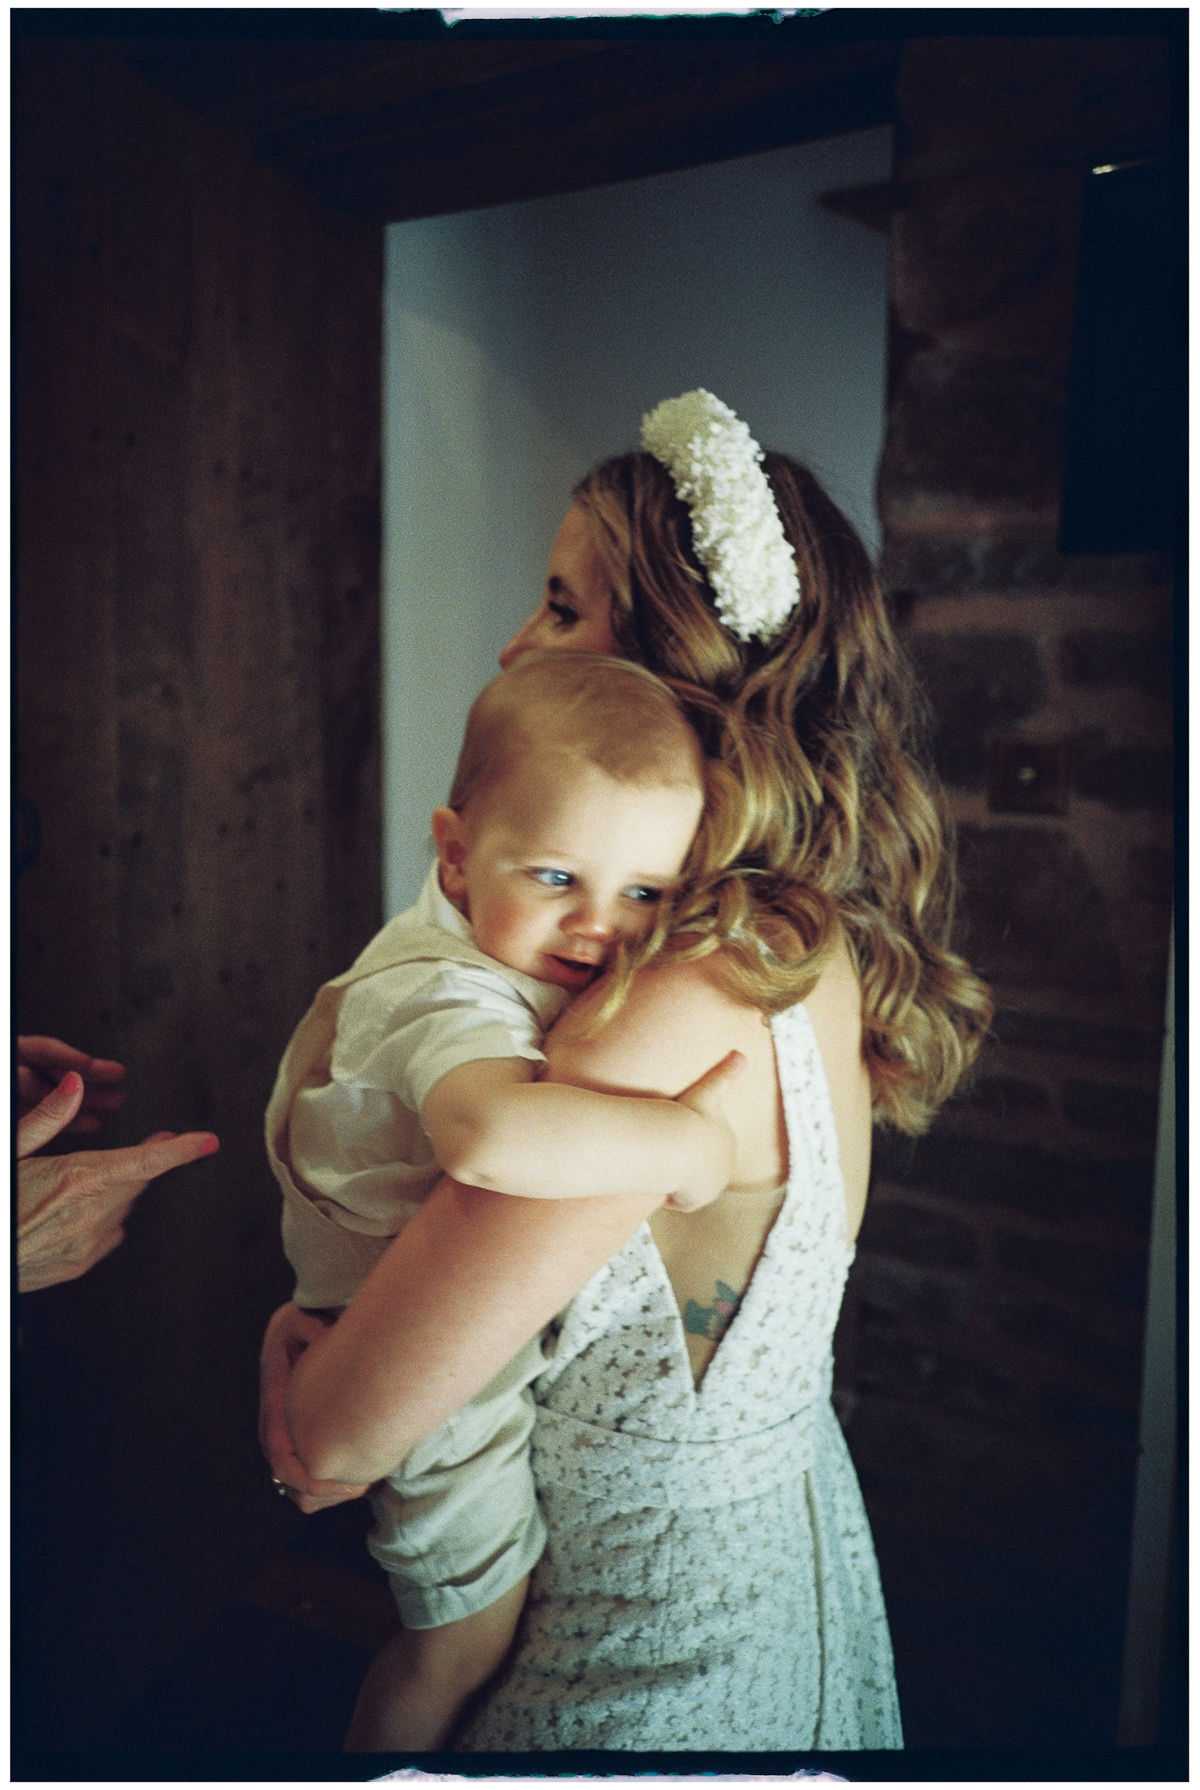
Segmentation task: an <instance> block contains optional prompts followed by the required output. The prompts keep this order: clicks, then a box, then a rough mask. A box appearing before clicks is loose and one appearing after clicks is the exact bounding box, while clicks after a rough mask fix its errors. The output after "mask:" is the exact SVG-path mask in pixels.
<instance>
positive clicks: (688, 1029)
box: [546, 960, 768, 1093]
mask: <svg viewBox="0 0 1200 1790" xmlns="http://www.w3.org/2000/svg"><path fill="white" fill-rule="evenodd" d="M604 992H605V991H604V988H603V985H602V984H599V983H598V984H596V986H595V987H594V988H592V989H589V990H588V992H587V993H586V994H585V995H583V996H581V997H580V998H579V999H578V1000H576V1001H575V1002H573V1004H572V1005H571V1007H569V1008H568V1010H567V1012H566V1013H564V1014H563V1016H562V1018H561V1019H560V1020H559V1021H558V1023H557V1025H556V1026H555V1027H554V1030H553V1031H552V1032H551V1034H550V1036H549V1037H548V1039H547V1041H546V1054H547V1057H548V1059H549V1061H550V1064H551V1067H552V1069H553V1072H554V1074H555V1076H556V1077H561V1078H562V1079H569V1080H572V1081H581V1082H588V1081H594V1082H596V1083H597V1084H602V1085H604V1086H606V1087H612V1086H613V1085H614V1084H619V1085H620V1086H622V1087H626V1088H629V1089H631V1090H634V1089H637V1090H654V1091H658V1092H663V1093H675V1092H678V1091H679V1089H681V1088H684V1087H687V1086H688V1085H689V1084H690V1083H691V1082H692V1081H694V1080H695V1079H696V1078H697V1076H700V1075H703V1073H704V1072H705V1070H706V1069H709V1068H711V1067H712V1065H713V1064H714V1063H715V1062H716V1061H717V1060H718V1059H719V1058H720V1057H722V1056H723V1055H724V1054H725V1053H726V1052H727V1051H730V1050H735V1049H740V1050H743V1051H744V1050H746V1049H747V1047H748V1046H752V1045H753V1044H754V1042H755V1041H757V1040H759V1039H761V1040H763V1041H764V1042H765V1039H766V1037H767V1035H768V1034H767V1029H766V1020H765V1018H764V1016H763V1014H762V1013H761V1012H760V1010H759V1009H758V1008H757V1007H754V1006H751V1005H750V1004H748V1003H747V1002H745V1001H742V1000H739V999H738V998H737V997H736V996H735V995H733V994H732V993H730V991H729V990H728V989H726V988H725V987H723V986H722V984H721V981H720V978H719V975H718V973H717V970H716V967H715V965H714V964H713V963H712V962H711V961H706V960H701V961H699V962H691V963H665V964H653V965H650V966H649V967H647V968H646V969H643V970H640V971H639V972H638V974H637V975H636V976H635V978H634V980H633V983H632V984H631V986H630V988H629V991H628V993H627V995H626V997H625V999H624V1001H623V1002H622V1003H621V1005H620V1007H618V1009H617V1011H616V1012H615V1013H614V1014H613V1015H612V1017H611V1018H609V1019H607V1020H606V1021H605V1022H604V1024H603V1025H601V1026H596V1025H595V1023H594V1022H595V1016H596V1013H597V1012H598V1010H599V1008H600V1006H601V1004H602V1002H603V999H604Z"/></svg>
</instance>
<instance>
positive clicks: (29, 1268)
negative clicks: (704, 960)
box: [17, 1070, 219, 1293]
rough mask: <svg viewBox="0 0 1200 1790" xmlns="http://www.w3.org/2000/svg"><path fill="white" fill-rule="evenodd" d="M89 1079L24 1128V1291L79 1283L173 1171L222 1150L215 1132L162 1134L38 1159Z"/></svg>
mask: <svg viewBox="0 0 1200 1790" xmlns="http://www.w3.org/2000/svg"><path fill="white" fill-rule="evenodd" d="M83 1097H84V1081H83V1077H82V1076H81V1075H80V1074H78V1073H77V1072H76V1071H75V1070H70V1071H69V1072H68V1073H67V1074H66V1075H64V1076H63V1078H62V1080H61V1081H60V1082H59V1084H58V1086H57V1087H56V1088H52V1089H51V1091H50V1093H49V1094H47V1095H46V1096H45V1098H44V1099H43V1100H41V1101H40V1102H39V1103H38V1104H37V1105H36V1106H35V1107H34V1108H33V1110H32V1111H31V1112H29V1113H27V1114H26V1115H25V1117H24V1118H23V1119H21V1120H20V1122H19V1124H18V1125H17V1158H18V1161H17V1274H18V1288H19V1290H20V1291H21V1292H22V1293H33V1292H37V1291H38V1290H39V1289H40V1288H42V1287H52V1286H56V1285H57V1284H58V1283H59V1282H60V1281H64V1280H77V1279H78V1278H79V1276H80V1275H81V1274H86V1273H87V1271H88V1269H89V1268H92V1267H94V1266H95V1264H96V1263H97V1262H99V1261H101V1260H102V1259H103V1258H104V1257H105V1256H106V1255H108V1254H110V1253H111V1251H112V1250H114V1249H115V1248H116V1247H117V1245H118V1243H120V1241H121V1239H122V1237H123V1236H124V1234H125V1232H124V1221H125V1219H126V1217H127V1216H128V1213H129V1208H130V1207H131V1206H132V1204H133V1202H134V1200H136V1199H137V1197H138V1195H139V1194H140V1193H141V1192H142V1190H143V1189H144V1188H145V1187H147V1186H148V1185H149V1183H150V1182H151V1181H153V1180H154V1179H155V1177H156V1176H158V1175H163V1174H166V1173H167V1171H168V1169H173V1168H182V1167H183V1165H184V1163H187V1162H195V1161H196V1159H197V1158H198V1157H200V1156H210V1155H211V1154H212V1153H213V1151H214V1150H216V1149H217V1148H218V1147H219V1146H218V1143H217V1139H216V1138H215V1137H214V1136H213V1134H212V1132H211V1131H189V1132H185V1133H184V1135H183V1136H182V1137H177V1136H176V1135H175V1133H174V1132H171V1131H157V1132H155V1133H154V1135H153V1136H152V1137H148V1138H146V1139H145V1140H144V1142H142V1143H140V1144H132V1145H130V1146H129V1147H128V1148H126V1149H123V1150H78V1151H75V1152H74V1153H72V1154H71V1155H66V1156H35V1155H34V1154H33V1152H34V1151H35V1150H40V1149H42V1148H43V1147H44V1146H45V1145H46V1144H48V1143H49V1142H50V1141H51V1139H52V1138H55V1137H57V1136H58V1134H59V1132H61V1131H65V1130H66V1129H67V1128H68V1127H69V1126H70V1124H71V1122H72V1120H73V1119H74V1118H75V1117H76V1115H77V1114H78V1112H79V1108H80V1106H81V1104H82V1102H83Z"/></svg>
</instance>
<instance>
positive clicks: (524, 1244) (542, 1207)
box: [271, 985, 733, 1484]
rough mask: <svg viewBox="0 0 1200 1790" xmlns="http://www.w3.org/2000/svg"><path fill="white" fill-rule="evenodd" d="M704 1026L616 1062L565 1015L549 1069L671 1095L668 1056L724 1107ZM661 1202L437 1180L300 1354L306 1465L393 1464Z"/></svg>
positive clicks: (296, 1433)
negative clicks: (333, 1318)
mask: <svg viewBox="0 0 1200 1790" xmlns="http://www.w3.org/2000/svg"><path fill="white" fill-rule="evenodd" d="M636 1001H637V987H636V985H635V989H634V991H633V994H632V995H631V1002H633V1003H636ZM627 1005H628V1003H627ZM573 1029H574V1028H572V1030H573ZM603 1035H604V1034H601V1036H603ZM711 1037H712V1029H711V1028H709V1035H708V1036H707V1037H705V1036H701V1035H700V1034H699V1033H698V1032H693V1033H692V1034H691V1035H690V1036H689V1035H688V1032H687V1028H686V1025H684V1026H683V1027H682V1028H681V1035H680V1036H677V1037H674V1038H672V1037H667V1038H664V1037H663V1036H662V1034H661V1031H660V1032H659V1034H658V1037H657V1044H656V1048H655V1049H653V1050H647V1049H645V1048H644V1046H642V1045H639V1046H638V1049H637V1051H636V1060H635V1058H634V1056H630V1057H629V1058H628V1059H627V1060H626V1061H625V1062H624V1063H623V1062H622V1052H621V1050H620V1048H619V1046H618V1045H617V1044H616V1043H615V1042H610V1043H609V1044H608V1045H607V1046H606V1047H605V1048H604V1049H603V1050H601V1049H599V1048H598V1047H596V1046H590V1045H589V1044H588V1043H586V1042H582V1041H580V1040H578V1039H577V1038H576V1039H572V1037H571V1033H569V1032H568V1031H567V1029H566V1028H565V1027H564V1026H563V1024H562V1022H560V1029H559V1032H558V1034H552V1036H551V1039H550V1040H549V1041H548V1047H547V1054H548V1058H549V1071H550V1073H551V1074H552V1075H557V1074H559V1073H562V1074H563V1075H564V1078H565V1079H567V1080H571V1079H574V1078H575V1077H578V1078H580V1079H584V1078H585V1077H586V1078H587V1079H589V1080H591V1081H594V1082H596V1083H598V1084H601V1085H610V1086H617V1087H620V1088H623V1089H631V1090H632V1089H641V1090H643V1091H645V1092H651V1091H653V1092H655V1093H657V1094H658V1095H659V1096H660V1097H662V1096H663V1082H664V1081H665V1082H666V1083H667V1085H668V1087H669V1085H670V1081H671V1079H672V1078H671V1077H670V1076H664V1075H663V1072H662V1064H663V1062H664V1061H670V1062H671V1063H672V1064H673V1065H674V1070H675V1073H676V1074H679V1075H681V1076H682V1075H686V1074H688V1073H691V1074H693V1075H698V1076H699V1079H698V1081H696V1082H695V1083H694V1084H693V1085H692V1086H689V1087H686V1088H685V1089H684V1092H683V1093H682V1094H681V1095H679V1096H678V1097H677V1098H678V1099H679V1100H681V1101H685V1102H689V1103H691V1102H693V1101H696V1102H699V1103H700V1104H702V1105H703V1104H704V1103H712V1104H715V1103H716V1101H717V1098H718V1095H719V1092H720V1090H721V1087H722V1084H723V1083H724V1082H725V1080H726V1078H727V1077H728V1075H729V1074H730V1073H732V1072H733V1065H731V1064H730V1063H729V1059H728V1055H722V1056H720V1057H719V1058H718V1060H717V1062H716V1063H715V1064H714V1065H713V1067H711V1068H708V1069H706V1068H705V1066H704V1055H705V1054H707V1056H708V1061H709V1062H710V1063H712V1061H713V1056H714V1054H716V1052H719V1051H720V1050H721V1042H720V1041H719V1040H718V1042H717V1043H716V1045H715V1048H714V1046H713V1044H712V1042H711ZM569 1040H570V1041H569ZM560 1058H561V1061H562V1067H561V1069H560V1067H559V1059H560ZM697 1059H699V1060H697ZM701 1071H703V1073H700V1072H701ZM661 1204H662V1195H661V1194H652V1195H650V1194H645V1193H638V1194H623V1195H622V1194H617V1195H609V1196H606V1197H595V1196H593V1197H589V1198H582V1199H558V1200H554V1199H551V1200H528V1199H520V1198H514V1197H512V1196H510V1195H507V1194H498V1193H494V1192H491V1191H489V1190H487V1189H482V1188H476V1187H464V1186H460V1185H458V1184H457V1183H455V1182H452V1181H450V1180H448V1179H444V1180H442V1181H441V1182H439V1183H438V1186H437V1187H436V1188H435V1189H434V1191H433V1193H432V1194H431V1195H430V1196H429V1198H428V1199H427V1200H426V1201H425V1202H424V1204H423V1205H422V1206H421V1208H420V1209H419V1211H418V1212H417V1213H416V1214H415V1215H414V1216H413V1218H412V1219H411V1220H410V1221H409V1223H408V1224H407V1225H405V1227H404V1229H403V1231H401V1233H400V1235H399V1236H398V1237H396V1238H395V1239H394V1241H393V1242H392V1243H391V1245H390V1246H389V1248H388V1251H387V1254H386V1255H385V1256H384V1257H383V1259H382V1261H381V1262H380V1263H379V1264H378V1265H377V1267H376V1268H375V1269H374V1270H373V1272H372V1273H371V1275H370V1276H369V1277H368V1279H367V1280H366V1282H365V1283H364V1284H363V1286H362V1288H361V1289H360V1291H359V1292H358V1294H357V1295H356V1296H355V1298H354V1300H353V1301H352V1303H351V1304H350V1305H349V1306H348V1307H347V1309H346V1310H345V1311H344V1312H343V1313H342V1315H341V1317H340V1318H339V1319H338V1321H337V1323H336V1324H335V1325H333V1326H332V1327H331V1328H330V1329H329V1330H328V1331H327V1332H326V1334H325V1335H324V1336H323V1337H320V1338H319V1339H318V1340H317V1341H315V1342H314V1343H313V1344H312V1346H311V1347H309V1348H308V1349H307V1350H306V1351H305V1352H304V1354H303V1355H302V1356H301V1358H300V1360H299V1361H298V1363H297V1365H296V1369H295V1372H294V1374H293V1375H292V1378H291V1382H290V1385H289V1388H288V1393H287V1409H286V1417H287V1427H288V1430H289V1432H290V1434H291V1437H292V1442H293V1445H294V1449H295V1455H296V1457H297V1459H298V1460H299V1462H300V1463H302V1464H303V1467H304V1469H305V1471H306V1472H307V1473H308V1474H309V1475H312V1476H313V1477H314V1478H318V1479H322V1480H342V1481H345V1482H347V1483H349V1484H361V1483H363V1482H367V1481H372V1480H375V1479H378V1478H380V1477H381V1476H382V1475H384V1474H386V1473H389V1472H392V1471H393V1470H394V1469H395V1467H396V1466H397V1465H398V1464H399V1463H400V1462H401V1461H403V1460H404V1459H405V1457H406V1456H407V1455H408V1453H409V1451H410V1450H411V1449H412V1448H413V1446H414V1445H415V1444H416V1443H417V1442H419V1441H420V1440H421V1439H422V1438H423V1437H425V1436H427V1435H428V1434H429V1433H430V1431H431V1430H433V1429H435V1428H436V1427H437V1425H438V1424H439V1423H442V1422H444V1421H445V1419H446V1418H447V1417H448V1416H450V1415H451V1413H452V1412H454V1411H456V1410H458V1409H459V1408H460V1407H461V1406H462V1405H463V1404H465V1403H466V1402H467V1400H468V1399H470V1398H472V1397H473V1396H474V1395H475V1393H476V1392H478V1391H479V1390H480V1388H481V1387H483V1386H484V1385H486V1384H487V1382H488V1380H490V1379H491V1378H492V1377H493V1375H494V1374H495V1373H496V1372H498V1370H499V1369H500V1368H501V1367H502V1366H503V1365H504V1363H505V1362H506V1361H509V1360H511V1359H512V1357H513V1356H514V1355H515V1354H516V1352H517V1350H518V1349H520V1348H521V1347H522V1346H523V1345H524V1344H525V1343H526V1342H528V1341H529V1339H530V1338H531V1337H533V1336H536V1335H537V1333H538V1331H539V1330H541V1329H542V1328H543V1327H544V1326H545V1325H546V1324H547V1323H548V1322H549V1321H550V1319H551V1318H552V1317H554V1316H555V1315H556V1313H558V1312H559V1311H561V1310H562V1308H563V1306H564V1305H566V1304H567V1302H568V1301H569V1300H570V1299H571V1298H572V1297H573V1296H574V1294H576V1293H577V1292H578V1291H579V1289H580V1288H581V1287H583V1286H585V1285H586V1284H587V1282H588V1281H589V1280H590V1279H591V1278H592V1276H593V1275H594V1274H595V1273H596V1272H597V1271H598V1270H599V1269H600V1268H602V1267H603V1266H604V1264H605V1262H607V1261H608V1260H610V1258H611V1257H612V1256H613V1255H615V1254H616V1252H617V1250H618V1249H620V1248H621V1247H622V1246H623V1245H624V1244H625V1243H626V1242H627V1241H628V1240H629V1238H630V1237H631V1236H632V1235H633V1233H634V1231H636V1230H637V1228H638V1226H639V1225H640V1224H641V1223H642V1222H643V1221H644V1220H645V1219H647V1218H648V1217H649V1216H650V1214H651V1213H652V1212H653V1211H654V1210H655V1209H656V1208H657V1207H658V1206H659V1205H661ZM271 1458H272V1463H273V1465H274V1462H275V1458H276V1457H275V1456H274V1455H272V1457H271ZM275 1470H276V1471H277V1472H278V1471H279V1468H278V1467H275ZM281 1477H284V1478H285V1479H286V1475H283V1474H281ZM287 1483H293V1482H292V1481H291V1480H288V1481H287Z"/></svg>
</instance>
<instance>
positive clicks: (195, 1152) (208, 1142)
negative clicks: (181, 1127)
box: [88, 1131, 221, 1194]
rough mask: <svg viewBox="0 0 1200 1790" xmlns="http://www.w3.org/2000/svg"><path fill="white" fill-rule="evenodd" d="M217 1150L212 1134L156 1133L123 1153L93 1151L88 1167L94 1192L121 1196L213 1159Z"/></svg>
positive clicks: (122, 1151)
mask: <svg viewBox="0 0 1200 1790" xmlns="http://www.w3.org/2000/svg"><path fill="white" fill-rule="evenodd" d="M220 1147H221V1145H220V1140H219V1139H218V1138H217V1137H216V1136H215V1135H214V1134H213V1133H212V1132H211V1131H185V1132H183V1133H181V1134H180V1135H179V1136H178V1137H177V1136H175V1135H174V1134H173V1133H172V1132H169V1131H165V1132H162V1131H156V1132H154V1133H152V1135H151V1136H150V1137H147V1138H143V1140H142V1142H141V1143H140V1144H129V1145H127V1146H126V1148H124V1149H122V1150H93V1151H92V1152H91V1153H90V1155H89V1157H88V1167H89V1168H90V1169H91V1170H92V1171H93V1173H94V1175H95V1181H96V1191H97V1192H103V1193H107V1194H113V1193H116V1194H120V1193H121V1191H122V1189H126V1188H130V1187H132V1188H134V1189H135V1190H138V1189H140V1188H142V1187H144V1186H145V1185H146V1183H147V1181H153V1180H155V1179H156V1178H157V1177H158V1176H159V1175H165V1174H168V1173H169V1172H170V1171H171V1169H173V1168H183V1167H184V1166H185V1165H186V1164H187V1163H189V1162H196V1161H198V1160H199V1159H200V1157H202V1156H212V1155H213V1154H214V1153H215V1152H216V1151H217V1150H219V1149H220Z"/></svg>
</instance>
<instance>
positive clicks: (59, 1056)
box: [17, 1037, 125, 1131]
mask: <svg viewBox="0 0 1200 1790" xmlns="http://www.w3.org/2000/svg"><path fill="white" fill-rule="evenodd" d="M72 1069H73V1070H74V1071H75V1073H76V1074H77V1075H80V1076H82V1078H83V1100H82V1102H81V1105H80V1108H79V1111H78V1112H77V1113H76V1116H75V1117H74V1118H73V1119H72V1120H71V1122H70V1124H69V1125H67V1126H65V1127H64V1129H65V1130H67V1131H95V1130H96V1128H97V1127H98V1126H99V1124H100V1118H101V1115H102V1114H104V1113H108V1112H114V1111H115V1110H116V1109H117V1107H119V1106H123V1105H124V1104H125V1090H124V1089H123V1088H121V1087H119V1086H118V1085H117V1084H118V1083H119V1082H122V1081H124V1079H125V1066H124V1064H122V1063H114V1062H112V1061H111V1060H110V1059H109V1058H108V1057H91V1056H89V1055H88V1053H87V1052H86V1051H85V1050H75V1049H74V1048H73V1047H72V1046H71V1045H70V1044H64V1043H63V1042H62V1039H61V1038H42V1037H21V1038H18V1039H17V1098H18V1102H19V1105H20V1117H21V1118H25V1117H26V1116H27V1115H28V1114H29V1113H31V1112H32V1111H33V1109H34V1107H35V1106H37V1105H39V1104H40V1102H41V1101H43V1100H44V1099H45V1098H46V1096H47V1095H48V1094H50V1093H51V1092H52V1091H53V1090H54V1088H55V1087H56V1086H58V1085H59V1084H60V1082H61V1079H62V1077H63V1076H64V1075H66V1074H67V1072H68V1071H69V1070H72Z"/></svg>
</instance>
